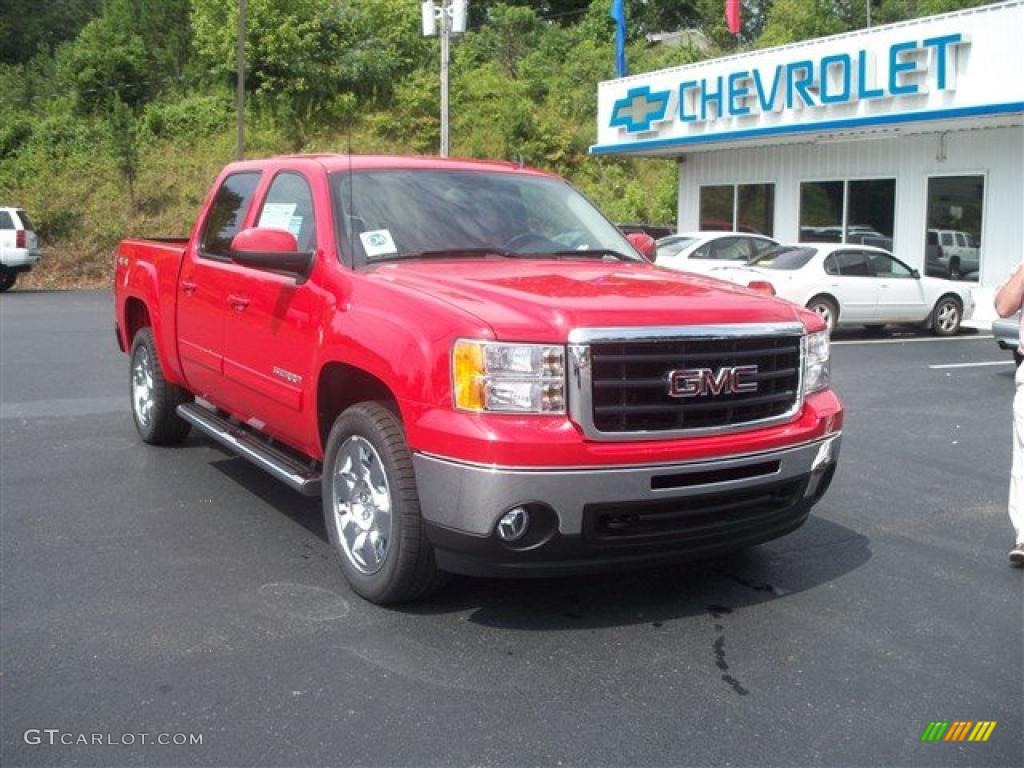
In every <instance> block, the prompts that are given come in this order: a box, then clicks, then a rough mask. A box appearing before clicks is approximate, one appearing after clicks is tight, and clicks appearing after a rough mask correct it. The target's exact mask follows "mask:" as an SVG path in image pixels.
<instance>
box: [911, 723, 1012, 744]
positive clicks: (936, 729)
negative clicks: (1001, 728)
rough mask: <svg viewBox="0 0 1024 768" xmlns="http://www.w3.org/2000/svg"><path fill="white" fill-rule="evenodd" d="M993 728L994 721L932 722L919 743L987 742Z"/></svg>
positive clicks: (994, 726)
mask: <svg viewBox="0 0 1024 768" xmlns="http://www.w3.org/2000/svg"><path fill="white" fill-rule="evenodd" d="M995 728H996V721H995V720H978V721H977V722H975V721H973V720H954V721H952V722H950V721H949V720H932V721H931V722H930V723H928V727H927V728H925V729H924V733H922V734H921V741H988V737H989V736H991V735H992V731H994V730H995Z"/></svg>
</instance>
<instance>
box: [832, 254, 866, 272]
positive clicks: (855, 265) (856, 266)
mask: <svg viewBox="0 0 1024 768" xmlns="http://www.w3.org/2000/svg"><path fill="white" fill-rule="evenodd" d="M835 257H836V266H837V267H838V268H839V274H840V275H842V276H843V277H872V276H873V274H874V273H873V272H872V271H871V267H870V266H869V265H868V260H867V257H866V256H865V254H864V252H863V251H839V252H838V253H836V254H835Z"/></svg>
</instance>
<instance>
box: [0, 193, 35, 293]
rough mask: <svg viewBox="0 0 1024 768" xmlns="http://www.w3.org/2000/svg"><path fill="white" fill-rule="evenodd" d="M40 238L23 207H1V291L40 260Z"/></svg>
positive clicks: (9, 286) (11, 284) (6, 288)
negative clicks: (37, 236)
mask: <svg viewBox="0 0 1024 768" xmlns="http://www.w3.org/2000/svg"><path fill="white" fill-rule="evenodd" d="M39 257H40V253H39V240H38V239H37V238H36V233H35V227H33V226H32V222H31V221H29V218H28V214H27V213H25V212H24V211H23V210H21V208H3V207H0V292H3V291H6V290H8V289H10V288H11V287H12V286H13V285H14V281H15V280H17V279H18V273H19V272H28V271H29V270H30V269H32V267H33V266H34V265H35V263H36V262H37V261H39Z"/></svg>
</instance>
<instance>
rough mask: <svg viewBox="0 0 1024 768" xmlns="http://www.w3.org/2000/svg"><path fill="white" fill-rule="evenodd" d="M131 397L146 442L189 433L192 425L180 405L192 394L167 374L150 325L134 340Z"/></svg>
mask: <svg viewBox="0 0 1024 768" xmlns="http://www.w3.org/2000/svg"><path fill="white" fill-rule="evenodd" d="M131 397H132V418H133V419H135V428H136V429H137V430H138V431H139V436H140V437H141V438H142V440H143V442H146V443H150V444H151V445H173V444H174V443H180V442H181V441H182V440H184V439H185V437H186V436H187V435H188V433H189V430H190V429H191V428H192V425H191V424H189V423H188V422H187V421H185V420H184V419H183V418H181V417H180V416H178V412H177V408H178V406H179V405H180V404H181V403H188V402H191V401H192V395H191V393H189V392H188V391H187V390H184V389H182V388H181V387H178V386H175V385H174V384H171V383H170V382H168V381H167V379H165V378H164V372H163V369H162V368H161V367H160V359H159V358H158V357H157V354H156V344H155V343H154V342H153V332H152V331H151V330H150V329H149V328H143V329H142V330H140V331H139V332H138V333H136V334H135V338H134V339H133V340H132V358H131Z"/></svg>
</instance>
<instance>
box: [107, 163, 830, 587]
mask: <svg viewBox="0 0 1024 768" xmlns="http://www.w3.org/2000/svg"><path fill="white" fill-rule="evenodd" d="M652 244H653V242H652V241H651V240H650V238H649V237H648V236H646V235H642V234H633V235H630V236H629V237H628V238H627V237H626V236H624V235H623V234H622V233H621V232H620V231H619V230H618V229H617V228H616V227H615V226H614V225H613V224H611V223H610V222H609V221H608V220H607V219H606V218H605V217H604V216H603V215H602V214H601V213H600V212H598V211H597V210H596V209H595V208H594V207H593V205H591V204H590V203H589V202H588V201H587V200H586V199H585V198H584V197H583V196H582V195H580V194H579V193H578V192H576V191H575V190H574V189H573V188H572V187H571V186H570V185H569V184H567V183H566V182H565V181H563V180H562V179H560V178H558V177H557V176H553V175H550V174H547V173H543V172H540V171H537V170H532V169H529V168H524V167H521V166H518V165H512V164H505V163H496V162H476V161H461V160H459V161H457V160H438V159H433V158H411V157H355V156H335V155H316V156H296V157H276V158H271V159H265V160H259V161H252V162H238V163H232V164H231V165H229V166H227V167H226V168H225V169H224V171H223V172H222V173H221V174H220V176H219V177H218V179H217V180H216V183H215V184H214V186H213V189H212V190H211V192H210V193H209V196H208V198H207V199H206V201H205V204H204V206H203V209H202V212H201V213H200V215H199V218H198V219H197V221H196V223H195V226H194V229H193V232H192V235H191V237H189V238H188V239H164V240H125V241H124V242H122V243H121V244H120V245H119V247H118V249H117V253H116V274H115V295H116V302H115V312H116V328H115V331H116V336H117V342H118V344H119V345H120V347H121V349H122V350H123V351H127V352H128V353H129V354H130V391H131V409H132V414H133V416H134V421H135V425H136V427H137V429H138V432H139V434H140V436H141V438H142V440H143V441H144V442H147V443H152V444H159V445H167V444H172V443H178V442H180V441H182V440H183V439H184V438H185V436H186V435H187V434H188V432H189V430H190V429H191V428H196V429H197V430H198V431H200V432H202V433H204V434H205V435H207V436H208V437H209V438H212V439H213V440H214V441H217V442H218V443H220V444H222V445H223V446H225V447H227V448H228V449H230V450H231V451H233V452H236V453H237V454H239V455H241V456H243V457H245V458H246V459H249V460H250V461H252V462H254V463H255V464H257V465H258V466H260V467H262V468H263V469H265V470H266V471H268V472H270V473H271V474H272V475H274V476H275V477H277V478H278V479H280V480H281V481H283V482H284V483H286V484H287V485H289V486H291V487H292V488H293V489H295V490H296V491H298V492H300V493H302V494H306V495H311V496H315V495H320V496H321V497H322V499H323V511H324V519H325V524H326V529H327V533H328V536H329V538H330V543H331V545H332V548H333V549H334V551H335V552H336V555H337V560H338V564H339V566H340V568H341V571H342V572H343V574H344V576H345V578H346V579H347V580H348V582H349V584H350V585H351V587H352V589H353V590H354V591H355V592H357V593H358V594H360V595H361V596H363V597H364V598H366V599H368V600H371V601H374V602H378V603H393V602H398V601H403V600H411V599H414V598H417V597H419V596H421V595H423V594H425V593H427V592H428V591H430V590H432V589H434V588H436V587H437V586H438V585H439V584H440V583H441V582H442V580H443V578H444V576H445V575H446V574H447V573H450V572H454V573H463V574H479V575H492V576H493V575H498V576H526V575H554V574H562V573H581V572H588V571H593V570H599V569H619V568H626V567H634V566H640V565H649V564H654V563H661V562H669V561H673V560H677V559H680V558H686V557H705V556H710V555H715V554H718V553H722V552H726V551H730V550H736V549H741V548H745V547H749V546H752V545H755V544H758V543H760V542H764V541H767V540H769V539H772V538H775V537H777V536H781V535H783V534H785V533H787V532H789V531H792V530H794V529H795V528H797V527H798V526H799V525H801V523H803V522H804V520H806V518H807V515H808V513H809V511H810V509H811V507H812V506H813V505H814V504H815V503H816V502H817V501H818V500H819V499H820V498H821V497H822V495H823V494H824V493H825V491H826V490H827V488H828V486H829V483H830V481H831V479H832V475H833V473H834V471H835V467H836V461H837V458H838V455H839V445H840V439H841V430H842V424H843V409H842V405H841V403H840V402H839V400H838V398H837V397H836V395H835V394H834V393H833V392H832V391H831V389H830V388H829V339H828V334H827V332H826V330H825V326H824V323H823V322H822V320H821V319H820V318H818V317H817V316H816V315H814V314H812V313H809V312H807V311H806V310H804V309H802V308H800V307H797V306H795V305H793V304H790V303H788V302H786V301H783V300H780V299H774V298H770V297H767V296H764V295H761V294H757V293H755V292H754V291H751V290H748V289H747V288H744V287H741V286H737V285H731V284H727V283H723V282H720V281H716V280H713V279H711V278H703V277H699V276H696V275H683V274H679V273H673V272H670V271H667V270H664V269H661V268H659V267H657V266H655V265H654V264H652V263H650V262H649V261H648V260H647V259H646V258H644V254H643V253H642V252H641V251H648V252H649V251H650V247H651V245H652Z"/></svg>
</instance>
